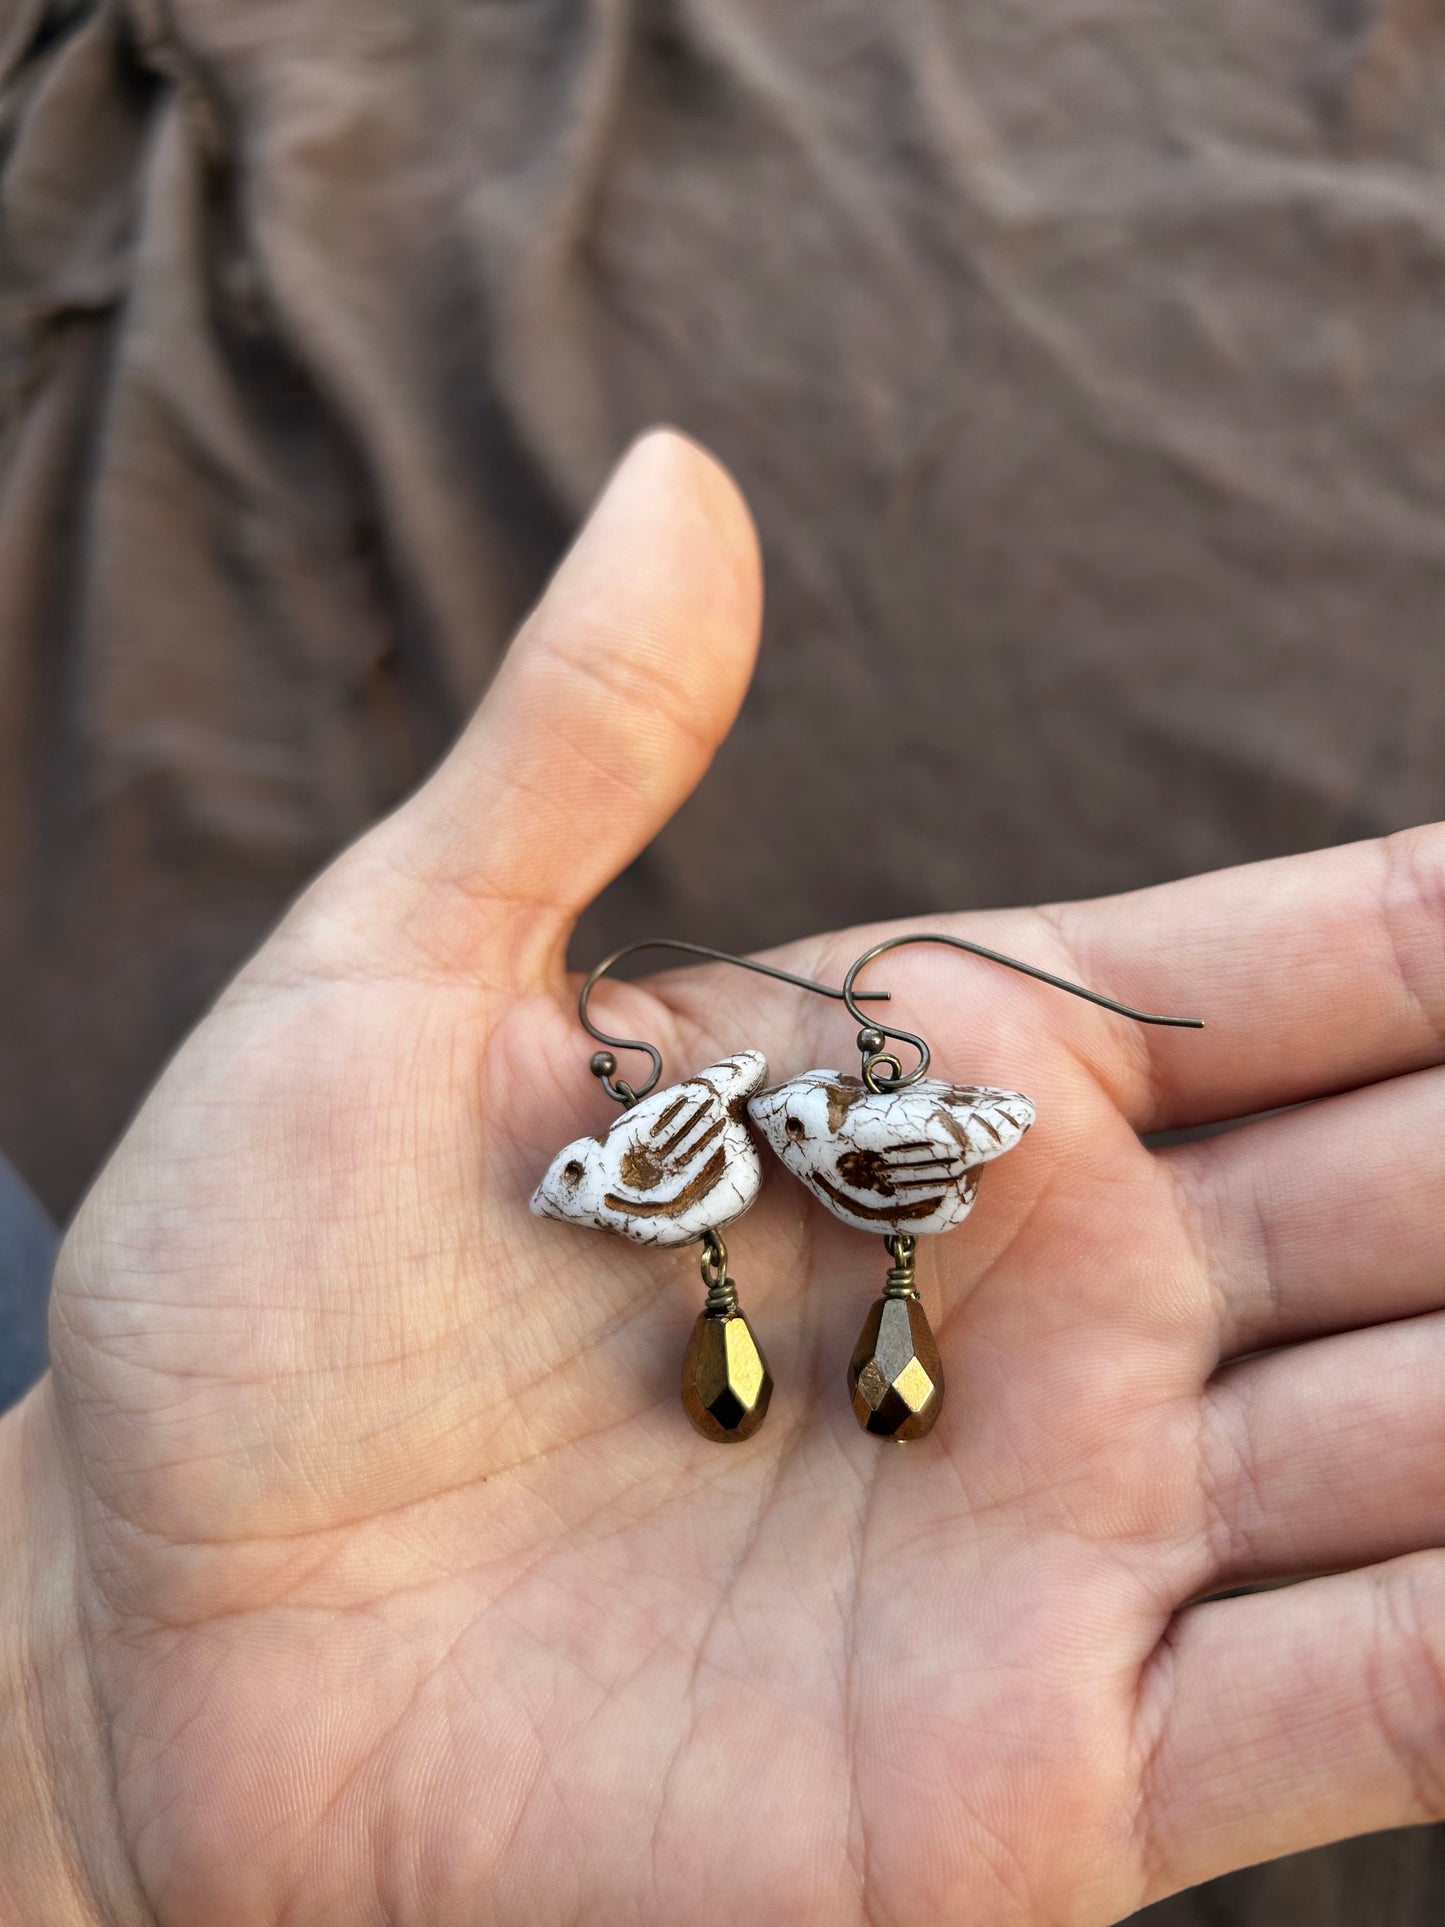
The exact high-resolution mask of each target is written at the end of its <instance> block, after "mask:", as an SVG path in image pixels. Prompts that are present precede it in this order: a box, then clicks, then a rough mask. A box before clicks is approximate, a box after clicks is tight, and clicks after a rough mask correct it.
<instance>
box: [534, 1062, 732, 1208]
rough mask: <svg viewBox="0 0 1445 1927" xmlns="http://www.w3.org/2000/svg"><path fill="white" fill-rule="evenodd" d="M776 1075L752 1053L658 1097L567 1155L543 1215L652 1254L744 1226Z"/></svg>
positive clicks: (545, 1185)
mask: <svg viewBox="0 0 1445 1927" xmlns="http://www.w3.org/2000/svg"><path fill="white" fill-rule="evenodd" d="M767 1074H768V1065H767V1059H766V1058H765V1057H764V1056H763V1054H762V1052H761V1051H755V1050H744V1051H738V1052H737V1054H736V1055H735V1056H733V1057H727V1058H724V1059H723V1060H722V1062H721V1063H717V1064H711V1065H709V1066H708V1068H707V1069H706V1070H705V1071H699V1072H698V1074H697V1075H696V1076H695V1077H689V1078H688V1079H687V1080H686V1082H685V1083H682V1084H671V1085H669V1086H668V1087H667V1088H666V1089H665V1090H661V1091H653V1092H652V1093H651V1094H650V1095H649V1096H647V1097H644V1098H643V1099H642V1100H641V1102H640V1103H637V1104H634V1105H632V1106H631V1107H630V1108H629V1109H628V1110H625V1111H624V1112H623V1113H622V1114H621V1116H620V1117H618V1118H617V1119H616V1120H615V1121H614V1122H613V1124H612V1126H611V1128H610V1129H609V1130H606V1131H602V1132H599V1134H598V1135H597V1136H596V1137H580V1138H578V1139H577V1141H576V1142H575V1143H574V1144H568V1145H566V1146H565V1147H564V1148H563V1149H562V1150H560V1151H559V1152H558V1153H557V1155H556V1157H554V1158H553V1160H552V1162H551V1164H550V1165H549V1166H548V1167H547V1175H546V1176H545V1177H544V1178H543V1179H542V1182H541V1183H540V1184H539V1185H538V1186H537V1189H536V1192H535V1193H534V1194H533V1198H532V1209H533V1211H535V1212H536V1214H537V1216H538V1217H540V1218H562V1219H565V1220H567V1221H568V1222H570V1223H573V1224H586V1225H593V1226H595V1227H596V1229H597V1230H599V1231H616V1232H619V1233H620V1234H621V1235H622V1236H623V1237H624V1238H632V1239H634V1240H635V1241H636V1242H637V1243H638V1244H644V1245H683V1244H690V1243H691V1242H692V1240H693V1239H694V1238H700V1237H701V1236H702V1234H703V1233H704V1232H705V1231H712V1230H715V1229H716V1228H717V1227H718V1226H719V1225H724V1224H728V1223H730V1222H731V1220H732V1219H734V1218H737V1217H741V1215H742V1214H743V1212H744V1211H746V1210H747V1208H748V1206H749V1205H750V1204H751V1203H752V1201H753V1199H754V1198H755V1197H756V1196H757V1195H758V1187H759V1186H760V1185H761V1183H762V1181H763V1170H762V1160H761V1158H760V1157H759V1156H758V1148H757V1145H756V1144H755V1143H754V1142H753V1139H752V1135H751V1133H750V1132H749V1130H748V1126H747V1108H746V1107H747V1101H748V1099H749V1098H750V1097H751V1096H752V1095H753V1093H754V1092H755V1091H757V1090H758V1089H759V1087H760V1086H761V1084H762V1081H763V1079H764V1078H765V1077H766V1076H767Z"/></svg>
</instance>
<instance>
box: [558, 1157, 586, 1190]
mask: <svg viewBox="0 0 1445 1927" xmlns="http://www.w3.org/2000/svg"><path fill="white" fill-rule="evenodd" d="M562 1175H563V1177H564V1178H566V1180H567V1182H568V1183H569V1184H579V1183H580V1182H581V1179H582V1166H581V1165H580V1164H579V1163H578V1162H577V1160H576V1158H573V1159H572V1160H571V1161H570V1162H569V1163H567V1164H564V1165H563V1166H562Z"/></svg>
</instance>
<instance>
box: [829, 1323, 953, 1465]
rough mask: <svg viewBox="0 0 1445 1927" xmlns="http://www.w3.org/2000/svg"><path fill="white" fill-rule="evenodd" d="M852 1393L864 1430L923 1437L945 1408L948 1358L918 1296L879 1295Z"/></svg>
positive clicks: (856, 1358) (859, 1347)
mask: <svg viewBox="0 0 1445 1927" xmlns="http://www.w3.org/2000/svg"><path fill="white" fill-rule="evenodd" d="M848 1396H849V1397H850V1398H851V1399H852V1401H853V1411H854V1413H855V1415H856V1417H857V1420H858V1423H859V1424H860V1425H861V1426H862V1427H863V1430H864V1431H865V1432H873V1433H875V1434H876V1435H877V1436H878V1437H879V1438H887V1439H921V1438H922V1437H923V1436H924V1434H925V1433H926V1432H931V1431H932V1430H933V1427H934V1424H935V1422H936V1420H937V1418H938V1415H939V1413H940V1412H941V1411H942V1410H943V1361H942V1359H941V1358H940V1357H939V1355H938V1342H937V1340H936V1339H935V1338H934V1336H933V1329H932V1327H931V1326H930V1325H929V1322H928V1314H927V1313H926V1312H925V1311H924V1309H923V1307H922V1305H920V1304H919V1302H918V1300H917V1299H916V1298H905V1297H902V1296H899V1297H884V1298H880V1299H879V1300H878V1301H877V1303H876V1304H875V1305H874V1306H873V1308H872V1310H871V1311H870V1312H869V1313H868V1316H867V1318H865V1319H864V1321H863V1329H862V1331H861V1332H860V1333H859V1334H858V1343H857V1344H856V1345H855V1346H854V1348H853V1357H852V1359H851V1361H850V1363H849V1366H848Z"/></svg>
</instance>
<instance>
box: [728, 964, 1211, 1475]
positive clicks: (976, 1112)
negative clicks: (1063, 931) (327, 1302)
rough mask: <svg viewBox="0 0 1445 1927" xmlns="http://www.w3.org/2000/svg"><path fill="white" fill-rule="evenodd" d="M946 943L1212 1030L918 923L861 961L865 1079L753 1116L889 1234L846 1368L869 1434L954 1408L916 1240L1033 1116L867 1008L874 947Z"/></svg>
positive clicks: (850, 1001)
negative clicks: (950, 1077) (880, 1274)
mask: <svg viewBox="0 0 1445 1927" xmlns="http://www.w3.org/2000/svg"><path fill="white" fill-rule="evenodd" d="M919 943H937V944H946V945H948V946H949V947H950V948H951V949H954V950H962V951H966V952H967V953H968V954H969V955H971V956H975V957H983V958H985V959H986V960H987V961H989V962H990V963H997V964H1002V965H1004V966H1005V968H1006V969H1009V970H1017V971H1020V972H1021V973H1022V974H1023V975H1024V976H1026V977H1033V978H1035V979H1037V980H1038V981H1039V982H1040V983H1045V984H1049V985H1051V986H1052V987H1053V988H1054V989H1056V990H1065V991H1068V992H1069V994H1070V995H1071V996H1075V997H1082V998H1084V999H1085V1001H1086V1002H1088V1003H1091V1004H1098V1005H1100V1006H1101V1007H1102V1008H1103V1009H1105V1010H1109V1011H1113V1012H1114V1013H1115V1014H1116V1015H1117V1016H1120V1017H1128V1018H1131V1019H1132V1020H1133V1021H1134V1022H1135V1023H1140V1024H1165V1025H1170V1026H1173V1027H1175V1028H1179V1029H1188V1030H1202V1029H1203V1027H1204V1025H1203V1019H1202V1018H1199V1017H1166V1016H1159V1015H1156V1014H1154V1013H1153V1012H1150V1011H1143V1010H1135V1009H1134V1008H1133V1007H1132V1006H1131V1005H1129V1004H1121V1003H1119V1002H1117V1001H1116V1000H1115V999H1114V998H1112V997H1105V996H1103V995H1101V994H1100V993H1099V992H1098V991H1095V990H1086V989H1085V988H1084V987H1083V985H1082V984H1073V983H1070V982H1069V981H1068V980H1067V978H1064V977H1056V976H1055V975H1054V974H1053V973H1052V971H1048V970H1040V969H1038V968H1037V966H1036V965H1034V964H1027V963H1021V962H1020V961H1019V960H1018V958H1016V957H1006V956H1004V955H1003V954H1002V952H1000V951H997V950H990V949H988V948H987V946H986V945H984V944H981V943H973V942H971V941H970V940H969V939H968V938H966V937H950V936H944V935H943V934H941V933H940V932H937V931H918V932H913V933H910V934H908V935H906V936H899V937H885V938H884V939H883V940H882V941H881V942H880V943H875V944H873V945H872V946H871V947H870V948H869V949H867V950H865V951H864V952H863V954H862V955H861V956H860V957H858V958H856V959H855V960H854V962H853V963H852V964H851V965H850V966H849V969H848V973H847V975H846V976H845V977H844V979H843V991H842V1000H843V1003H844V1004H845V1005H846V1006H847V1009H848V1011H849V1014H850V1015H851V1016H852V1017H854V1018H856V1019H857V1020H858V1022H859V1024H860V1026H861V1028H860V1030H859V1032H858V1048H859V1051H860V1052H861V1053H862V1058H863V1066H862V1076H861V1077H850V1076H847V1075H845V1074H844V1073H842V1072H840V1071H827V1070H817V1071H805V1072H804V1073H803V1074H802V1075H801V1076H799V1077H794V1078H790V1079H789V1080H788V1082H787V1083H786V1084H779V1085H777V1086H775V1087H774V1088H773V1089H772V1090H767V1091H762V1092H760V1093H758V1095H756V1096H755V1097H753V1098H752V1100H751V1101H750V1103H749V1105H748V1112H749V1115H750V1116H751V1117H752V1119H753V1122H754V1123H755V1124H756V1125H757V1126H758V1128H759V1130H761V1132H762V1133H763V1135H764V1136H765V1137H766V1138H767V1140H768V1142H769V1144H770V1145H771V1146H772V1148H773V1150H774V1151H775V1152H776V1153H777V1154H778V1156H779V1158H780V1159H781V1160H782V1162H783V1163H784V1164H785V1165H786V1166H787V1167H788V1169H789V1170H790V1171H791V1172H792V1173H793V1175H794V1176H795V1177H797V1178H799V1179H800V1180H801V1181H802V1182H803V1184H805V1185H806V1186H807V1188H808V1189H809V1190H810V1191H811V1192H812V1193H813V1195H814V1196H815V1197H816V1198H817V1199H818V1200H819V1201H820V1202H821V1203H822V1204H825V1205H826V1206H827V1207H828V1209H829V1210H830V1211H831V1212H832V1213H833V1215H834V1216H835V1217H838V1218H841V1219H842V1221H843V1222H844V1224H849V1225H853V1226H854V1227H856V1228H857V1229H859V1230H863V1231H874V1232H879V1231H881V1232H883V1233H884V1243H885V1245H886V1247H887V1251H888V1256H889V1259H890V1261H891V1263H890V1268H889V1271H888V1277H887V1282H886V1283H885V1285H884V1289H883V1296H882V1297H881V1298H880V1299H878V1300H877V1302H876V1303H875V1304H874V1306H873V1308H872V1310H871V1311H870V1312H869V1314H868V1317H867V1319H866V1320H865V1321H864V1325H863V1330H862V1332H861V1333H860V1334H859V1338H858V1343H857V1345H856V1346H855V1347H854V1351H853V1356H852V1359H851V1361H850V1363H849V1366H848V1393H849V1396H850V1398H851V1400H852V1403H853V1410H854V1414H855V1415H856V1417H857V1419H858V1423H859V1424H860V1425H861V1426H862V1427H863V1428H864V1430H865V1431H868V1432H873V1433H876V1434H879V1435H880V1436H883V1437H886V1438H894V1439H915V1438H922V1437H923V1435H924V1434H925V1433H926V1432H930V1431H931V1430H932V1429H933V1426H934V1424H935V1423H936V1421H937V1419H938V1415H939V1412H940V1411H941V1410H942V1408H943V1390H944V1385H943V1364H942V1361H941V1359H940V1357H939V1353H938V1346H937V1343H936V1341H935V1339H934V1336H933V1332H932V1329H931V1327H930V1326H929V1323H928V1318H927V1316H926V1314H925V1313H924V1310H923V1307H922V1305H921V1304H920V1303H919V1301H918V1289H917V1285H916V1283H915V1281H914V1260H915V1255H916V1252H917V1247H918V1240H919V1238H920V1237H922V1236H924V1235H925V1234H927V1233H930V1232H939V1231H949V1230H951V1229H952V1228H953V1227H954V1226H955V1225H957V1224H961V1223H962V1222H963V1220H964V1219H965V1218H966V1217H967V1216H968V1214H969V1212H970V1210H972V1208H973V1201H974V1196H975V1194H976V1192H977V1190H978V1179H979V1172H980V1170H981V1168H982V1166H983V1165H984V1164H986V1163H988V1162H989V1161H990V1160H991V1159H993V1158H996V1157H1001V1156H1002V1155H1003V1153H1004V1152H1005V1151H1009V1150H1011V1149H1012V1148H1013V1146H1014V1145H1015V1144H1017V1143H1018V1141H1019V1140H1020V1138H1022V1136H1023V1135H1024V1133H1025V1131H1027V1130H1028V1128H1029V1126H1030V1125H1031V1124H1032V1123H1033V1121H1034V1106H1033V1104H1032V1102H1031V1101H1030V1100H1029V1099H1028V1098H1027V1097H1025V1096H1023V1094H1022V1093H1021V1092H1018V1091H1002V1090H989V1089H986V1088H984V1087H982V1086H979V1085H972V1084H965V1085H958V1084H944V1083H939V1082H937V1081H936V1080H932V1079H926V1078H925V1073H926V1072H927V1070H928V1067H929V1064H930V1063H931V1061H932V1053H931V1051H930V1050H929V1047H928V1044H927V1043H926V1041H925V1040H924V1039H923V1038H922V1037H919V1036H917V1035H915V1033H914V1032H913V1031H909V1030H901V1029H898V1028H896V1027H889V1026H886V1025H882V1024H875V1023H873V1022H872V1021H871V1020H870V1019H869V1018H868V1016H867V1015H866V1013H865V1012H863V1011H861V1010H859V1008H858V1004H859V1002H860V1001H861V999H862V997H863V995H865V994H866V993H861V992H859V991H857V989H856V988H855V987H856V985H857V981H858V976H859V973H860V972H861V971H862V970H863V969H864V968H865V966H866V965H868V964H870V963H871V962H872V961H873V959H874V958H875V957H881V956H882V955H883V954H884V953H885V952H886V951H889V950H901V949H903V948H904V947H905V946H906V945H909V944H919ZM890 1039H892V1040H893V1041H894V1042H895V1043H900V1044H908V1045H911V1046H912V1048H913V1049H914V1050H915V1051H916V1052H917V1053H918V1062H917V1064H915V1065H914V1067H913V1069H912V1070H910V1071H907V1072H905V1071H904V1069H903V1066H902V1064H901V1063H900V1062H899V1060H898V1059H897V1058H896V1057H895V1056H894V1055H893V1054H892V1053H891V1052H890V1051H888V1050H886V1049H885V1048H884V1047H885V1045H886V1044H887V1043H888V1041H889V1040H890Z"/></svg>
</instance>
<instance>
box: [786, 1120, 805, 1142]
mask: <svg viewBox="0 0 1445 1927" xmlns="http://www.w3.org/2000/svg"><path fill="white" fill-rule="evenodd" d="M783 1129H784V1130H785V1131H786V1132H787V1134H788V1136H789V1137H790V1138H791V1139H792V1140H793V1142H794V1144H796V1143H797V1142H798V1139H799V1138H801V1137H806V1136H807V1135H808V1133H807V1131H806V1129H805V1128H804V1125H803V1120H802V1118H800V1117H794V1116H793V1115H792V1113H791V1112H790V1113H789V1114H788V1116H787V1117H785V1118H784V1119H783Z"/></svg>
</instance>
